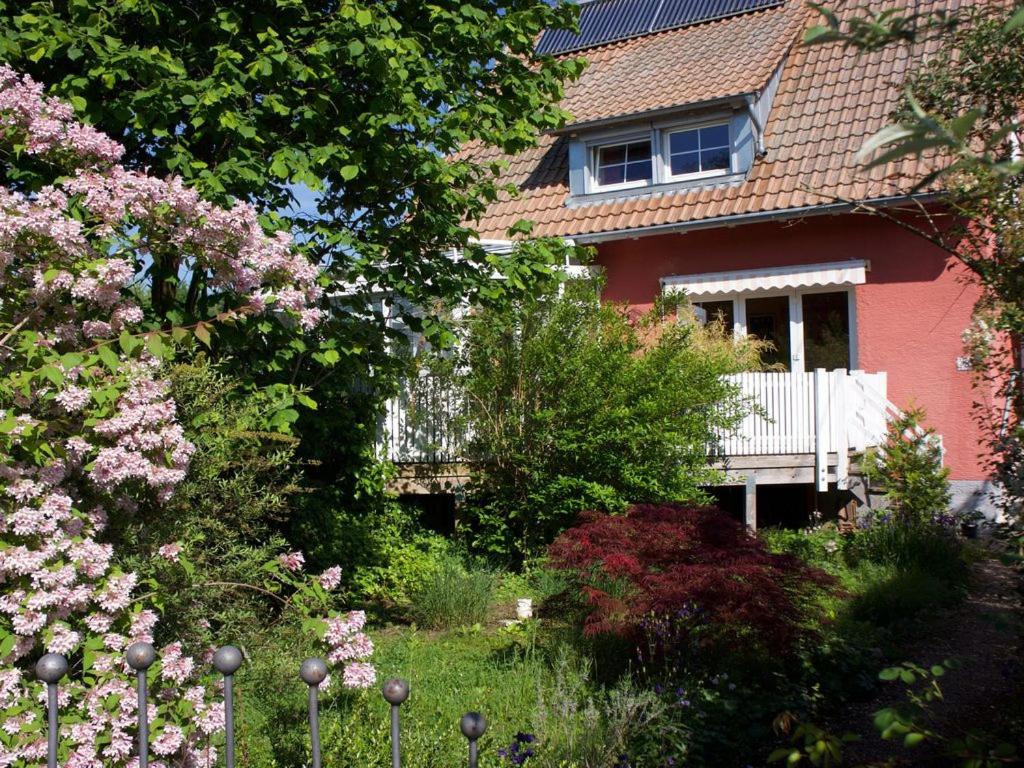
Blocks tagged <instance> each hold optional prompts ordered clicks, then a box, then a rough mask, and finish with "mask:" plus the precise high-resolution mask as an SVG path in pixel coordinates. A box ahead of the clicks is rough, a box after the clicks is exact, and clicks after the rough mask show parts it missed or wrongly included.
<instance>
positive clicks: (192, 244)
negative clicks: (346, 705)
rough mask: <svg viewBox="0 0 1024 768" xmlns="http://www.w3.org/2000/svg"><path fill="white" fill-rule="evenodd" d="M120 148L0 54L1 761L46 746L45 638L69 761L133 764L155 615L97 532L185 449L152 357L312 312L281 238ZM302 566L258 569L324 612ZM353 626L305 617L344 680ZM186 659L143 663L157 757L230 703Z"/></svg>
mask: <svg viewBox="0 0 1024 768" xmlns="http://www.w3.org/2000/svg"><path fill="white" fill-rule="evenodd" d="M121 152H122V150H121V147H120V146H119V145H118V144H117V142H115V141H113V140H112V139H110V138H109V137H106V136H104V135H103V134H101V133H98V132H97V131H95V130H93V129H91V128H89V127H88V126H85V125H82V124H80V123H77V122H76V121H74V120H73V118H72V113H71V109H70V107H68V106H67V105H66V104H63V103H61V102H59V101H56V100H54V99H50V98H47V97H46V96H44V94H43V89H42V86H41V85H40V84H38V83H35V82H33V81H32V80H30V79H28V78H25V77H21V76H19V75H18V74H17V73H16V72H14V71H13V70H11V69H10V68H9V67H6V66H0V162H2V163H3V172H4V178H5V179H6V180H7V186H6V187H5V188H2V189H0V455H2V459H0V583H2V584H3V596H2V597H0V658H2V670H0V744H2V746H3V749H2V750H0V766H8V765H29V764H38V763H39V762H40V761H41V760H42V759H43V757H44V755H45V736H44V730H43V729H42V728H41V724H42V723H43V721H44V712H43V709H42V704H41V701H42V699H41V698H40V693H41V690H40V686H39V685H38V684H37V683H36V682H35V681H34V680H33V679H32V678H31V674H30V673H27V670H28V668H29V667H30V663H31V661H32V659H33V658H35V657H36V656H38V655H39V654H40V653H41V652H43V651H51V652H56V653H62V654H65V655H67V656H69V657H70V659H71V672H70V674H69V680H68V681H67V682H66V683H65V684H64V685H62V689H61V701H60V704H61V709H62V723H63V732H62V743H63V745H64V746H63V749H64V751H65V754H64V755H63V756H62V758H61V762H62V764H66V765H68V766H71V767H72V768H83V767H86V766H88V767H92V766H97V767H98V766H101V765H103V766H107V765H130V764H132V763H133V758H132V756H131V753H132V740H133V729H132V723H133V722H134V721H135V720H136V712H135V707H136V705H135V700H134V696H133V695H132V693H131V687H130V683H129V680H130V677H129V676H128V674H127V672H128V668H127V667H126V665H125V663H124V661H123V657H122V651H123V649H124V648H125V647H126V646H127V645H128V644H130V643H132V642H136V641H143V640H144V641H147V642H151V641H152V640H153V628H154V626H155V624H156V622H157V614H156V613H155V612H154V611H153V610H151V609H149V608H147V607H145V606H144V605H143V604H142V603H141V602H139V600H138V599H136V598H133V589H134V588H135V586H136V583H137V581H138V579H137V576H136V575H135V574H134V573H132V572H125V571H122V570H121V569H120V568H119V567H118V565H117V561H116V558H115V552H114V551H113V548H112V546H111V545H110V544H108V543H104V542H103V541H102V538H101V537H102V535H103V531H104V528H105V527H106V525H107V522H108V520H109V519H110V518H111V517H112V516H130V515H132V514H133V513H134V512H135V511H136V510H137V509H139V508H140V506H142V505H157V506H158V505H160V504H161V503H163V502H166V501H167V500H168V499H169V498H170V497H171V496H172V495H173V493H174V491H175V488H176V486H178V485H179V484H180V483H181V481H182V480H183V478H184V476H185V473H186V470H187V468H188V465H189V460H190V458H191V457H192V454H193V451H194V448H193V445H192V444H191V443H190V442H189V441H188V440H187V439H186V438H185V435H184V432H183V430H182V427H181V425H180V424H179V423H178V421H177V409H176V405H175V402H174V400H173V399H172V398H171V397H170V396H169V394H168V386H167V383H166V382H165V381H163V380H162V379H161V378H160V365H161V361H162V360H163V359H166V358H168V357H170V355H171V354H172V352H173V348H174V346H175V345H176V344H178V343H181V342H185V341H187V340H188V339H190V338H191V337H192V336H194V337H195V338H196V339H198V340H199V341H201V342H204V343H205V342H208V341H209V333H210V328H211V327H212V325H213V324H215V323H225V322H239V321H242V320H243V319H244V318H245V317H246V316H249V315H255V314H260V313H265V312H266V311H267V310H268V309H273V310H274V311H275V312H277V313H278V314H279V315H280V316H282V317H292V318H294V320H295V321H296V322H298V323H299V324H301V325H302V326H305V327H312V326H314V325H315V324H316V323H317V322H318V321H319V319H320V310H318V309H317V308H316V306H315V304H316V302H317V301H318V300H319V298H320V294H321V289H320V287H319V286H318V283H317V278H318V275H317V270H316V268H315V267H314V265H312V264H310V263H309V262H308V261H306V260H305V259H303V258H301V257H300V256H298V255H296V254H295V253H294V252H293V251H292V249H291V247H290V242H289V238H288V236H287V235H284V234H278V235H276V236H273V237H271V236H267V235H266V234H265V233H264V232H263V230H262V228H261V227H260V225H259V221H258V219H257V214H256V211H255V210H254V209H253V208H252V207H251V206H249V205H246V204H236V205H234V206H232V207H230V208H219V207H216V206H213V205H210V204H208V203H206V202H205V201H203V200H201V199H199V197H198V195H197V194H196V193H195V192H193V191H192V190H189V189H187V188H186V187H184V185H183V184H182V183H181V181H180V180H178V179H174V178H171V179H157V178H153V177H151V176H147V175H145V174H143V173H138V172H130V171H126V170H125V169H124V168H122V167H120V166H118V165H117V164H116V163H117V160H118V159H119V157H120V156H121ZM25 163H33V164H35V165H37V166H38V165H43V166H46V167H50V168H52V177H53V179H54V181H53V182H52V183H51V184H49V185H45V186H42V187H41V188H38V189H35V190H26V189H22V188H20V184H19V179H20V178H21V175H20V173H19V169H20V168H21V167H22V165H23V164H25ZM168 250H172V251H173V252H174V253H177V254H180V261H179V263H180V264H181V269H182V271H183V273H192V274H196V273H202V274H203V275H205V285H206V290H207V291H208V292H209V294H210V301H209V302H208V305H209V306H210V307H213V308H215V309H211V310H210V312H209V314H208V316H206V317H204V318H203V319H202V320H200V321H199V322H197V323H194V324H193V325H191V326H189V327H173V328H167V327H160V326H157V325H156V324H154V323H152V322H150V321H148V320H147V310H146V306H145V302H144V298H143V297H145V296H147V290H146V289H147V287H148V288H150V289H152V288H153V286H146V284H145V278H146V274H147V273H146V271H145V268H146V264H147V262H148V261H149V260H150V256H151V255H152V254H154V253H160V252H167V251H168ZM165 287H166V286H165ZM159 557H162V558H164V559H166V560H168V561H171V562H179V561H180V560H181V551H180V547H179V546H178V545H177V544H176V543H175V542H167V543H166V544H165V545H163V546H162V547H161V548H160V550H159ZM301 565H302V555H301V553H288V554H287V555H286V556H283V557H282V559H281V561H280V562H279V563H277V564H271V567H276V569H277V570H276V571H275V572H274V574H275V576H276V577H278V578H281V579H283V580H285V581H288V582H289V583H290V584H291V585H292V586H294V587H295V588H296V590H297V591H296V593H295V599H294V602H295V603H296V604H297V605H300V606H302V607H304V608H305V609H310V610H311V609H314V608H318V607H323V606H326V605H327V604H328V603H329V597H328V595H327V592H326V590H329V589H331V588H332V587H333V586H336V585H337V583H338V579H337V573H335V572H333V571H328V572H327V573H325V574H323V575H322V576H321V577H320V580H319V582H307V581H305V580H303V579H301V577H300V575H299V574H298V573H297V571H298V569H299V568H300V567H301ZM289 580H290V581H289ZM364 621H365V617H364V616H363V615H362V614H361V613H359V612H353V613H350V614H348V615H346V616H342V617H335V618H331V619H328V620H327V621H326V622H325V621H323V620H320V621H319V623H318V626H319V628H320V630H321V631H322V632H323V633H324V634H323V637H324V641H325V642H326V643H327V646H328V650H329V656H330V659H331V661H333V662H335V663H344V664H346V668H345V671H344V675H343V678H344V682H345V683H346V684H347V685H353V686H365V685H368V684H370V683H372V680H373V674H374V673H373V668H372V667H371V666H369V665H368V664H366V662H365V659H366V658H367V657H368V656H369V654H370V653H371V651H372V645H371V644H370V642H369V639H368V638H367V637H366V635H365V634H364V633H363V632H362V628H363V623H364ZM198 666H199V665H197V663H196V661H195V659H194V658H193V657H192V656H190V655H189V654H188V653H187V652H186V649H185V648H183V647H182V645H181V644H180V643H175V642H172V643H170V644H168V645H166V646H165V647H164V648H163V649H162V650H161V651H160V660H159V661H158V663H157V664H156V665H155V667H154V669H153V671H152V672H151V681H152V685H153V691H154V695H153V703H152V704H151V705H150V710H151V711H150V719H151V721H152V722H153V734H152V750H153V753H154V754H155V755H156V756H157V757H158V758H159V759H158V760H157V761H155V762H154V763H153V765H155V766H156V768H160V766H162V765H169V764H182V765H192V764H197V763H198V762H200V761H201V762H203V763H204V764H206V763H207V762H208V761H212V760H213V759H214V755H213V750H212V747H211V746H210V743H209V742H210V739H209V736H210V735H212V734H214V733H216V732H217V731H218V730H220V729H221V728H222V727H223V704H222V702H219V701H216V700H215V696H214V693H215V692H214V690H213V689H212V687H211V686H210V685H208V684H206V683H204V681H203V679H202V677H201V676H200V675H199V672H198Z"/></svg>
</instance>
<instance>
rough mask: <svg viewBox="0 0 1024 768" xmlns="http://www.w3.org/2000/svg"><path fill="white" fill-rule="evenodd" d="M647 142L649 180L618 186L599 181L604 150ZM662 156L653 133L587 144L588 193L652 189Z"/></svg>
mask: <svg viewBox="0 0 1024 768" xmlns="http://www.w3.org/2000/svg"><path fill="white" fill-rule="evenodd" d="M643 141H646V142H647V143H648V145H649V146H650V148H651V160H650V162H651V176H650V178H648V179H640V180H638V181H622V182H619V183H618V184H601V183H600V182H599V181H598V175H597V171H598V166H597V157H598V153H599V152H600V151H601V150H602V149H606V148H608V147H619V146H624V145H627V144H638V143H640V142H643ZM660 161H661V156H660V154H659V153H658V146H657V144H656V143H655V140H654V132H653V131H644V132H643V133H631V134H622V135H620V136H606V137H604V138H602V139H601V140H599V141H593V142H588V144H587V191H589V192H614V191H616V190H619V189H639V188H643V187H650V186H652V185H653V184H654V183H655V179H656V177H657V170H658V164H659V163H660Z"/></svg>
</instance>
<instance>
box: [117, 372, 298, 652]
mask: <svg viewBox="0 0 1024 768" xmlns="http://www.w3.org/2000/svg"><path fill="white" fill-rule="evenodd" d="M168 378H169V380H170V383H171V393H172V395H173V397H174V399H175V401H176V402H178V403H179V406H178V413H179V417H180V418H181V421H182V423H183V425H184V427H185V436H186V437H187V438H188V439H189V440H190V441H192V443H193V444H194V445H195V446H196V450H195V454H194V455H193V457H192V461H191V464H190V466H189V472H188V474H187V475H186V477H185V479H184V481H183V482H182V483H181V484H180V485H179V486H178V492H177V493H176V494H175V495H174V497H173V498H172V499H170V501H168V502H167V504H166V506H165V507H164V509H162V510H159V513H156V511H154V510H150V509H148V508H143V509H141V510H140V514H137V515H134V516H132V517H128V518H125V519H115V520H114V521H113V525H112V526H111V530H110V536H111V539H112V540H113V541H114V542H116V543H117V545H118V548H119V550H120V551H121V552H123V553H124V554H123V562H124V563H125V565H126V567H128V568H131V569H133V570H135V571H136V572H137V573H139V575H140V577H142V578H143V579H150V580H152V582H153V583H154V584H159V585H160V594H161V600H162V603H161V612H162V617H161V622H160V624H159V625H158V631H157V635H158V637H157V640H158V641H165V642H166V641H168V640H169V639H170V638H177V639H179V640H181V641H183V642H184V643H185V644H186V646H190V647H203V646H207V645H209V644H211V643H213V642H215V641H216V639H217V638H218V637H220V638H223V637H238V636H240V635H241V634H244V633H245V632H248V631H249V630H250V629H251V628H252V627H254V626H265V625H266V623H267V619H268V618H270V617H271V616H273V615H274V614H276V612H277V610H278V608H279V604H278V602H277V601H276V600H274V599H268V597H267V596H266V595H265V594H263V593H261V592H259V591H256V590H254V589H250V588H248V586H247V585H252V584H253V582H254V579H255V580H257V582H258V581H259V580H260V579H262V576H261V574H262V575H266V572H265V571H264V569H263V565H264V563H266V562H267V561H268V560H272V559H274V558H275V557H277V555H278V554H279V553H280V552H281V551H283V550H284V549H285V546H286V544H285V541H284V539H283V538H282V536H281V533H280V527H281V525H282V523H283V521H284V520H285V519H286V518H287V516H288V513H289V511H290V501H291V499H292V498H293V496H294V494H295V493H296V491H297V490H298V486H297V475H298V473H297V470H296V469H295V464H294V449H295V443H296V441H295V439H294V438H291V437H288V436H287V435H283V434H280V433H278V432H274V431H271V430H270V429H268V427H267V424H268V422H270V421H272V419H273V415H274V413H275V412H276V411H277V410H278V409H279V404H278V403H277V402H276V401H275V400H274V398H273V397H272V396H271V395H270V394H268V393H266V392H264V391H256V392H248V391H246V390H245V389H244V388H243V387H242V385H241V383H240V382H239V381H238V379H236V378H234V377H232V376H229V375H226V374H224V373H222V372H221V371H219V370H218V369H217V367H216V366H214V365H212V364H211V363H209V362H208V361H207V360H205V359H204V358H202V357H199V358H198V359H197V360H195V361H194V362H192V363H187V364H185V363H181V364H177V365H174V366H172V367H170V368H169V369H168ZM169 544H170V545H173V546H175V547H176V548H180V550H181V553H180V555H176V556H175V557H173V558H165V557H161V556H160V555H159V554H158V553H159V552H161V551H166V550H161V547H162V546H164V545H169ZM178 558H181V559H183V560H184V561H185V562H186V563H187V564H188V565H187V567H186V568H183V567H182V566H181V565H180V564H179V563H178V562H177V560H178Z"/></svg>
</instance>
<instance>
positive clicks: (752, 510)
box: [745, 474, 757, 531]
mask: <svg viewBox="0 0 1024 768" xmlns="http://www.w3.org/2000/svg"><path fill="white" fill-rule="evenodd" d="M746 485H747V494H746V502H747V506H746V515H745V518H746V523H747V528H749V529H750V530H752V531H756V530H757V475H754V474H749V475H747V482H746Z"/></svg>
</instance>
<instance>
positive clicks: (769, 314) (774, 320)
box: [747, 296, 790, 371]
mask: <svg viewBox="0 0 1024 768" xmlns="http://www.w3.org/2000/svg"><path fill="white" fill-rule="evenodd" d="M747 333H749V334H750V335H751V336H755V337H756V338H758V339H761V340H762V341H766V342H768V344H767V346H766V347H765V348H764V349H763V350H762V351H761V363H762V364H763V365H765V366H774V367H775V368H776V370H778V369H782V370H787V371H788V370H789V369H790V366H789V297H788V296H771V297H769V298H763V299H747Z"/></svg>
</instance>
